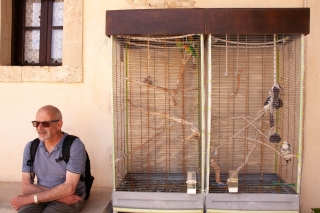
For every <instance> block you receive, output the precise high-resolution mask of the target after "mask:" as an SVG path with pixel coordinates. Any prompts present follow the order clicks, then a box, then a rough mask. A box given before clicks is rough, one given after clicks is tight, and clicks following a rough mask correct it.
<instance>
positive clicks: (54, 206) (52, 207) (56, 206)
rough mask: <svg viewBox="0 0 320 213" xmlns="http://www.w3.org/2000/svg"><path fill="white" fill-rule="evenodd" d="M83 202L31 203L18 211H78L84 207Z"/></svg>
mask: <svg viewBox="0 0 320 213" xmlns="http://www.w3.org/2000/svg"><path fill="white" fill-rule="evenodd" d="M83 204H84V201H79V202H78V203H76V204H72V205H67V204H65V203H61V202H58V201H52V202H47V203H39V204H30V205H27V206H23V207H21V208H20V209H19V210H18V213H61V212H64V213H78V212H80V211H81V210H82V209H83Z"/></svg>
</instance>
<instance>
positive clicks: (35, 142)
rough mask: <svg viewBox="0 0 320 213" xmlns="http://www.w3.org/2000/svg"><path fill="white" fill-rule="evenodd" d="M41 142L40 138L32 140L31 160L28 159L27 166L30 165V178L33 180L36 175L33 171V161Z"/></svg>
mask: <svg viewBox="0 0 320 213" xmlns="http://www.w3.org/2000/svg"><path fill="white" fill-rule="evenodd" d="M39 143H40V140H39V138H36V139H34V140H33V141H32V142H31V147H30V160H28V161H27V166H29V167H30V179H31V181H32V182H34V177H35V174H34V172H33V162H34V158H35V156H36V153H37V149H38V146H39Z"/></svg>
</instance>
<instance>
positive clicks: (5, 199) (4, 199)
mask: <svg viewBox="0 0 320 213" xmlns="http://www.w3.org/2000/svg"><path fill="white" fill-rule="evenodd" d="M18 194H21V184H20V183H8V182H0V213H15V212H16V211H15V210H14V209H13V208H12V207H11V205H10V203H11V199H12V198H13V197H14V196H16V195H18ZM111 194H112V189H109V188H104V187H101V188H98V187H93V188H92V189H91V194H90V198H89V199H88V200H87V201H86V203H85V206H84V209H83V210H82V211H81V213H108V212H112V211H111V209H110V208H111V203H110V201H111Z"/></svg>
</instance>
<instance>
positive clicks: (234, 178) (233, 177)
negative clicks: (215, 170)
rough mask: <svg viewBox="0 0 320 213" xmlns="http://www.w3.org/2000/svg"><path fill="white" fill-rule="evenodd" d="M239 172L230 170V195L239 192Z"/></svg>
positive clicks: (228, 181) (228, 182)
mask: <svg viewBox="0 0 320 213" xmlns="http://www.w3.org/2000/svg"><path fill="white" fill-rule="evenodd" d="M238 181H239V178H238V171H237V170H229V178H228V180H227V184H228V190H229V192H230V193H236V192H238Z"/></svg>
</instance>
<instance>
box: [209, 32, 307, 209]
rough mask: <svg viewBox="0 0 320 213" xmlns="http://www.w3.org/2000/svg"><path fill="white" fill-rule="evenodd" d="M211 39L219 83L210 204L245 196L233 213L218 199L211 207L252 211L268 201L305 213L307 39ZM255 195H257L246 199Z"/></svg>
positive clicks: (214, 87)
mask: <svg viewBox="0 0 320 213" xmlns="http://www.w3.org/2000/svg"><path fill="white" fill-rule="evenodd" d="M208 39H209V40H208V48H209V49H210V53H211V54H210V55H211V56H210V59H211V60H210V62H211V63H210V67H209V69H210V70H209V74H208V75H209V76H210V78H211V82H212V83H211V85H210V87H211V88H210V91H211V96H210V97H211V100H210V101H209V103H210V105H211V106H210V107H209V108H210V109H211V110H210V115H209V117H210V118H211V123H210V125H211V127H210V130H211V135H210V136H211V137H210V147H209V149H210V155H209V156H208V158H210V159H208V162H209V161H210V165H211V167H210V174H209V179H208V183H209V186H208V189H209V193H213V195H210V196H211V197H210V196H209V197H208V198H207V200H209V201H212V200H215V198H216V197H217V196H219V195H221V193H230V192H231V193H232V192H237V193H238V194H237V195H236V196H237V197H238V198H237V199H238V200H241V201H242V202H241V204H240V203H238V202H237V205H235V206H236V207H235V206H233V207H232V204H230V205H222V204H221V203H219V201H218V200H216V202H215V204H213V205H210V204H208V208H212V209H219V208H221V209H234V208H242V209H248V208H249V209H250V205H249V203H250V202H259V200H260V202H261V201H263V200H265V199H266V197H268V199H271V200H272V199H274V200H277V205H276V208H274V205H270V203H267V202H263V204H262V205H260V208H261V209H262V210H292V207H295V208H297V207H298V203H299V202H298V200H297V199H298V196H297V193H298V189H299V173H298V170H299V169H300V167H301V162H300V161H299V160H298V158H297V156H299V155H300V154H301V153H299V152H300V148H301V134H302V132H301V129H300V125H301V122H302V120H301V114H302V113H301V112H302V108H301V107H302V106H301V97H302V95H303V94H302V93H301V86H302V80H301V72H303V70H301V65H302V61H303V56H302V54H301V52H302V46H301V35H294V34H290V35H289V34H288V35H286V34H271V35H270V34H263V35H241V34H212V35H210V36H209V37H208ZM249 193H250V194H255V195H251V198H250V199H249V200H246V198H247V197H246V196H247V195H246V194H249ZM214 194H216V195H214ZM270 194H273V196H270ZM277 195H278V196H277ZM222 196H225V195H222ZM228 196H229V197H231V198H232V196H233V197H235V196H234V195H230V194H229V195H228ZM241 196H242V197H243V200H242V198H241ZM230 203H232V202H230ZM238 204H239V205H238ZM222 206H223V207H222Z"/></svg>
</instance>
